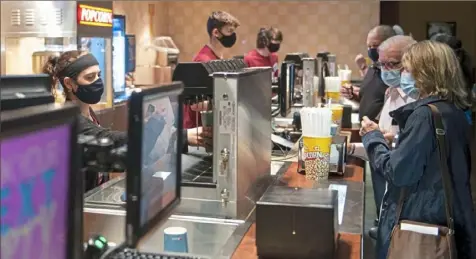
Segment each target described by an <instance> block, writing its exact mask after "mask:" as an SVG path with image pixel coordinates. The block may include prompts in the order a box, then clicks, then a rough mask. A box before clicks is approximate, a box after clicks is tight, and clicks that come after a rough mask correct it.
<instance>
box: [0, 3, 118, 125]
mask: <svg viewBox="0 0 476 259" xmlns="http://www.w3.org/2000/svg"><path fill="white" fill-rule="evenodd" d="M111 38H112V1H98V2H95V1H86V2H80V1H17V2H16V1H2V2H1V66H0V67H1V74H2V75H12V74H16V75H29V74H37V73H41V70H42V66H43V64H44V63H45V62H46V61H47V60H48V57H49V56H51V55H59V54H60V53H61V52H63V51H68V50H76V49H85V50H88V51H89V52H91V53H92V54H93V55H94V56H95V57H96V58H97V59H98V62H99V66H100V68H101V72H102V73H101V74H102V77H103V81H104V84H105V86H106V91H105V93H104V95H103V97H102V99H101V102H100V103H99V104H98V105H97V107H99V108H106V107H111V106H112V101H113V90H112V43H111ZM58 91H60V92H61V91H62V89H61V87H59V88H58ZM61 96H62V95H58V97H59V98H61ZM59 101H62V100H59ZM106 126H108V125H106Z"/></svg>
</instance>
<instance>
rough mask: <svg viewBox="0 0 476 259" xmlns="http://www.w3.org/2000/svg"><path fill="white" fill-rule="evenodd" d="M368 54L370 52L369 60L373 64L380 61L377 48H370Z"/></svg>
mask: <svg viewBox="0 0 476 259" xmlns="http://www.w3.org/2000/svg"><path fill="white" fill-rule="evenodd" d="M367 52H368V55H369V58H370V59H371V60H372V61H373V62H377V61H378V50H377V48H369V49H368V51H367Z"/></svg>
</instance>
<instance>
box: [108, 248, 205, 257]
mask: <svg viewBox="0 0 476 259" xmlns="http://www.w3.org/2000/svg"><path fill="white" fill-rule="evenodd" d="M110 258H111V259H206V258H203V257H197V256H188V255H168V254H152V253H142V252H138V251H136V250H131V249H126V250H123V251H121V252H117V253H115V254H114V255H113V256H111V257H110Z"/></svg>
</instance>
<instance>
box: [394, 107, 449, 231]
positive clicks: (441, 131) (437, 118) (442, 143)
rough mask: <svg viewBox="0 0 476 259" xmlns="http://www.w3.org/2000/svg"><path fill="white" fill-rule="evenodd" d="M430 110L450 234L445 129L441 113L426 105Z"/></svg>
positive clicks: (399, 210) (400, 202)
mask: <svg viewBox="0 0 476 259" xmlns="http://www.w3.org/2000/svg"><path fill="white" fill-rule="evenodd" d="M428 107H430V109H431V113H432V118H433V123H434V125H435V133H436V139H437V142H438V148H437V152H438V156H439V158H440V159H439V162H440V168H441V180H442V182H443V188H444V192H445V212H446V218H447V224H448V228H449V229H450V233H451V232H452V231H454V219H453V188H452V185H451V176H450V173H449V169H448V156H447V154H446V138H445V134H446V132H445V127H444V125H443V120H442V118H441V113H440V111H439V110H438V108H436V106H435V105H433V104H428ZM405 190H406V189H405V188H402V190H401V191H400V197H399V199H398V204H397V208H396V220H397V222H398V221H400V216H401V213H402V209H403V203H404V201H405Z"/></svg>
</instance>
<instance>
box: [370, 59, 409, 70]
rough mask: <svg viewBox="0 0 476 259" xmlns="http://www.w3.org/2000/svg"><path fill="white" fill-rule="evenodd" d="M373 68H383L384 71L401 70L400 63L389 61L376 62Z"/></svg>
mask: <svg viewBox="0 0 476 259" xmlns="http://www.w3.org/2000/svg"><path fill="white" fill-rule="evenodd" d="M375 66H376V67H378V68H380V69H382V68H385V69H400V68H402V62H393V61H389V62H377V63H375Z"/></svg>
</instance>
